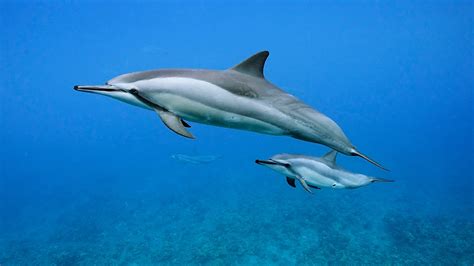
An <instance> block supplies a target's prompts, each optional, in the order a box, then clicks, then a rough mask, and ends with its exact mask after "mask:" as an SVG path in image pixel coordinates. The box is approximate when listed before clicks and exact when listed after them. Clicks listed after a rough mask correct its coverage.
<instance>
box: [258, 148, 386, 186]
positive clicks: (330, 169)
mask: <svg viewBox="0 0 474 266" xmlns="http://www.w3.org/2000/svg"><path fill="white" fill-rule="evenodd" d="M336 155H337V151H335V150H331V151H330V152H328V153H326V155H324V156H323V157H310V156H306V155H296V154H277V155H274V156H272V157H271V158H270V159H268V160H256V161H255V162H256V163H257V164H260V165H264V166H267V167H269V168H270V169H273V170H274V171H277V172H278V173H281V174H283V175H285V176H286V182H287V183H288V184H289V185H290V186H292V187H295V180H298V181H299V182H300V183H301V185H302V186H303V188H304V189H305V190H306V191H308V192H310V193H312V192H311V189H310V187H312V188H315V189H320V188H321V187H331V188H358V187H362V186H366V185H368V184H370V183H373V182H393V180H389V179H384V178H375V177H370V176H366V175H363V174H356V173H352V172H349V171H346V170H344V169H342V168H340V167H338V166H337V165H336Z"/></svg>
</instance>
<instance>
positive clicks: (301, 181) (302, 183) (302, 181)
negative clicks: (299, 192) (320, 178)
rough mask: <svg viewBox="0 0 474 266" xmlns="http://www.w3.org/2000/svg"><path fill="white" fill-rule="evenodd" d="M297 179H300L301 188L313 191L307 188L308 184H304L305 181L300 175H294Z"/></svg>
mask: <svg viewBox="0 0 474 266" xmlns="http://www.w3.org/2000/svg"><path fill="white" fill-rule="evenodd" d="M296 178H297V179H298V181H300V183H301V185H302V186H303V188H304V189H305V190H306V191H308V192H309V193H311V194H313V191H311V189H310V188H309V186H308V184H306V181H305V180H304V179H303V178H302V177H301V176H298V177H296Z"/></svg>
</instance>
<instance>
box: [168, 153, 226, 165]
mask: <svg viewBox="0 0 474 266" xmlns="http://www.w3.org/2000/svg"><path fill="white" fill-rule="evenodd" d="M221 157H222V156H220V155H186V154H179V153H178V154H173V155H171V158H173V159H175V160H177V161H180V162H184V163H189V164H207V163H211V162H213V161H215V160H218V159H220V158H221Z"/></svg>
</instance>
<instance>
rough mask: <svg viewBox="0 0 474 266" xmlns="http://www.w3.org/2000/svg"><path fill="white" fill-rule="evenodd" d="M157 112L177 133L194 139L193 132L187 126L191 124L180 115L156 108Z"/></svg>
mask: <svg viewBox="0 0 474 266" xmlns="http://www.w3.org/2000/svg"><path fill="white" fill-rule="evenodd" d="M155 112H156V113H157V114H158V115H159V116H160V118H161V121H163V123H164V124H165V125H166V126H167V127H168V128H169V129H171V130H172V131H174V132H175V133H176V134H178V135H181V136H183V137H186V138H190V139H194V136H193V134H191V133H190V132H189V131H188V130H186V127H189V125H188V124H187V123H186V122H184V121H183V120H182V119H181V118H180V117H178V116H177V115H175V114H173V113H171V112H169V111H166V110H159V109H155Z"/></svg>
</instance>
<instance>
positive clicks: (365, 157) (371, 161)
mask: <svg viewBox="0 0 474 266" xmlns="http://www.w3.org/2000/svg"><path fill="white" fill-rule="evenodd" d="M351 154H352V155H353V156H359V157H362V158H364V159H365V160H367V161H368V162H370V163H371V164H373V165H375V166H377V167H379V168H380V169H383V170H385V171H390V170H388V169H387V168H385V167H383V166H382V165H381V164H379V163H378V162H376V161H374V160H372V159H370V158H369V157H367V155H365V154H362V153H360V152H359V151H358V150H356V149H354V150H353V151H352V152H351Z"/></svg>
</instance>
